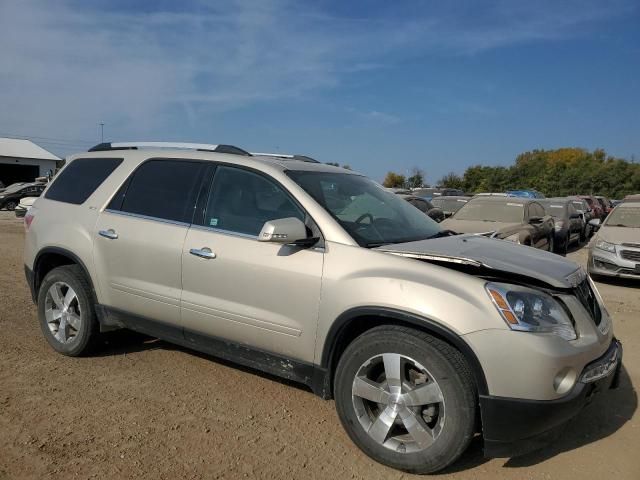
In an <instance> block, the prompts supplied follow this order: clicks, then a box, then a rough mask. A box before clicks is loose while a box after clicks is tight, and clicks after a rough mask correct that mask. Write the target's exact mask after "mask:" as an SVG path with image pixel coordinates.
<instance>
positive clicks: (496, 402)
mask: <svg viewBox="0 0 640 480" xmlns="http://www.w3.org/2000/svg"><path fill="white" fill-rule="evenodd" d="M621 366H622V344H621V343H620V342H619V341H617V340H614V341H613V342H612V343H611V346H610V347H609V349H608V350H607V351H606V352H605V354H604V355H602V356H601V357H600V358H598V359H597V360H595V361H593V362H591V363H589V364H588V365H587V366H586V367H585V368H584V370H583V371H582V373H581V376H580V378H581V380H580V381H578V382H577V383H576V385H575V386H574V387H573V389H572V391H571V392H570V393H569V394H567V395H566V396H564V397H562V398H560V399H557V400H523V399H517V398H506V397H494V396H490V395H481V396H480V411H481V416H482V433H483V437H484V454H485V456H487V457H515V456H518V455H523V454H525V453H529V452H531V451H534V450H538V449H540V448H542V447H544V446H546V445H547V444H548V443H549V442H550V441H552V440H554V439H555V437H556V436H558V435H559V433H561V431H562V428H561V427H562V426H563V425H564V424H565V423H566V422H568V421H569V420H571V419H572V418H573V417H574V416H575V415H577V414H578V413H579V412H580V411H581V410H582V408H583V407H585V406H586V405H588V404H589V403H590V402H591V400H592V398H593V396H594V395H596V394H598V393H600V392H603V391H606V390H608V389H610V388H616V387H617V386H618V378H619V375H620V368H621ZM586 377H590V378H591V379H592V381H588V378H586ZM585 382H586V383H585Z"/></svg>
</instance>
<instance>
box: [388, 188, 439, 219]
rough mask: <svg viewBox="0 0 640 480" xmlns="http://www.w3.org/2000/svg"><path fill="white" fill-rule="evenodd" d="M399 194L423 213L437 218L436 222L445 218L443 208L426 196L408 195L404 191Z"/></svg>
mask: <svg viewBox="0 0 640 480" xmlns="http://www.w3.org/2000/svg"><path fill="white" fill-rule="evenodd" d="M398 195H399V196H400V197H402V198H403V199H405V200H406V201H407V202H409V203H410V204H411V205H413V206H414V207H416V208H417V209H418V210H420V211H421V212H422V213H424V214H426V215H429V217H431V219H433V220H435V221H436V222H441V221H442V220H444V218H445V216H444V213H443V212H442V209H440V208H437V207H434V206H433V204H432V203H431V202H430V201H429V200H427V199H426V198H422V197H418V196H417V195H406V194H404V193H399V194H398Z"/></svg>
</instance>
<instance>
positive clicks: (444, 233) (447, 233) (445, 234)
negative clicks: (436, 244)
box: [426, 230, 460, 240]
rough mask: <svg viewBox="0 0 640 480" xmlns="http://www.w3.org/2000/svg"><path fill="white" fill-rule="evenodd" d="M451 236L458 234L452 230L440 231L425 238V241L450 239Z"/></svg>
mask: <svg viewBox="0 0 640 480" xmlns="http://www.w3.org/2000/svg"><path fill="white" fill-rule="evenodd" d="M453 235H460V234H459V233H458V232H454V231H453V230H440V231H439V232H438V233H436V234H434V235H431V236H430V237H427V238H426V240H431V239H432V238H441V237H452V236H453Z"/></svg>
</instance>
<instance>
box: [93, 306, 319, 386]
mask: <svg viewBox="0 0 640 480" xmlns="http://www.w3.org/2000/svg"><path fill="white" fill-rule="evenodd" d="M96 311H97V312H98V320H99V321H100V323H101V324H102V325H104V326H105V327H124V328H128V329H130V330H134V331H136V332H140V333H144V334H146V335H150V336H153V337H157V338H160V339H162V340H165V341H167V342H170V343H175V344H177V345H180V346H182V347H186V348H189V349H193V350H196V351H198V352H202V353H206V354H208V355H212V356H214V357H218V358H221V359H223V360H227V361H230V362H233V363H237V364H239V365H243V366H245V367H249V368H252V369H255V370H260V371H262V372H265V373H268V374H271V375H275V376H277V377H281V378H286V379H287V380H291V381H294V382H297V383H301V384H303V385H306V386H307V387H309V388H310V389H311V390H312V391H313V393H315V394H316V395H318V396H320V397H322V398H328V396H327V395H328V392H325V391H324V388H323V386H324V384H325V381H324V379H325V378H326V377H327V372H326V371H325V370H324V369H323V368H320V367H318V366H317V365H314V364H311V363H307V362H303V361H301V360H296V359H292V358H289V357H285V356H282V355H278V354H275V353H271V352H267V351H264V350H260V349H256V348H252V347H249V346H247V345H242V344H238V343H235V342H231V341H229V340H225V339H223V338H219V337H214V336H210V335H205V334H203V333H200V332H195V331H192V330H188V329H184V328H182V327H180V326H177V325H170V324H168V323H164V322H158V321H156V320H152V319H149V318H145V317H142V316H139V315H135V314H131V313H128V312H125V311H123V310H119V309H116V308H112V307H107V306H105V305H96Z"/></svg>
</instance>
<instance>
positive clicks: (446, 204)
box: [431, 197, 468, 212]
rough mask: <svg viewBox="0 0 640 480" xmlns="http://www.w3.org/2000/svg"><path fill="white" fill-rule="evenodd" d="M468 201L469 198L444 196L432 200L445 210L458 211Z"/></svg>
mask: <svg viewBox="0 0 640 480" xmlns="http://www.w3.org/2000/svg"><path fill="white" fill-rule="evenodd" d="M467 202H468V200H464V199H462V198H458V199H456V198H442V197H440V198H434V199H433V200H431V203H433V205H434V206H435V207H438V208H441V209H442V210H444V211H445V212H457V211H458V210H460V209H461V208H462V207H463V206H464V205H465V204H466V203H467Z"/></svg>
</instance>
